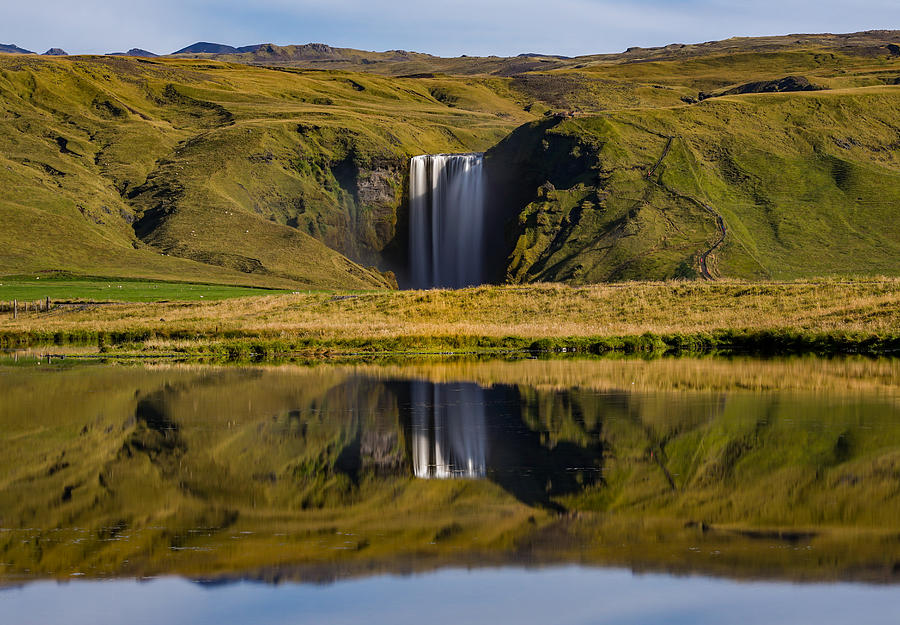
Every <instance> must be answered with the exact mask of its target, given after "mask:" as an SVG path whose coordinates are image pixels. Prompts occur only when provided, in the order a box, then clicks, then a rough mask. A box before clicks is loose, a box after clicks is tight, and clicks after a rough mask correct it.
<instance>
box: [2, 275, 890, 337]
mask: <svg viewBox="0 0 900 625" xmlns="http://www.w3.org/2000/svg"><path fill="white" fill-rule="evenodd" d="M727 329H737V330H745V329H746V330H793V331H798V332H853V333H862V334H869V335H884V334H890V333H896V332H898V331H900V279H897V278H875V279H860V280H828V279H823V280H815V281H803V282H799V281H797V282H768V283H759V282H753V283H751V282H742V281H722V282H713V283H704V282H632V283H623V284H604V285H592V286H585V287H569V286H564V285H559V284H539V285H533V286H500V287H497V286H482V287H476V288H470V289H462V290H458V291H448V290H433V291H400V292H396V291H377V292H367V293H347V294H333V293H322V292H310V293H299V294H291V295H277V296H265V297H254V298H243V299H232V300H223V301H218V302H204V303H197V302H190V303H185V302H177V303H149V304H148V303H140V304H109V305H103V306H91V307H87V308H75V307H59V308H56V309H54V310H52V311H51V312H50V313H28V314H20V316H19V318H18V320H13V319H12V318H11V315H8V316H4V317H3V319H2V321H0V332H2V333H5V334H6V335H7V336H9V335H13V336H14V335H19V334H25V333H29V332H31V333H48V332H51V333H52V332H63V333H76V332H86V333H90V332H134V331H138V332H140V331H147V332H149V333H150V335H151V336H153V335H157V336H161V337H167V336H172V335H177V333H179V332H181V333H186V334H188V335H203V336H206V337H216V336H250V337H257V336H258V337H267V338H285V339H308V340H312V341H316V340H323V341H328V340H373V341H377V340H384V339H390V338H400V337H406V338H409V337H412V338H417V337H422V338H428V337H447V336H456V337H489V338H502V337H506V336H516V337H522V338H529V339H539V338H558V337H579V336H627V335H640V334H643V333H646V332H653V333H657V334H664V333H694V332H708V331H714V330H727Z"/></svg>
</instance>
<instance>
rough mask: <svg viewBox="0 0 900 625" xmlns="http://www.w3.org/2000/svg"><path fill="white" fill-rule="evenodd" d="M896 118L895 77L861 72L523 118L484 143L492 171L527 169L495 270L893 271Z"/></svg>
mask: <svg viewBox="0 0 900 625" xmlns="http://www.w3.org/2000/svg"><path fill="white" fill-rule="evenodd" d="M898 127H900V88H898V87H869V88H858V89H852V90H837V91H817V92H803V93H797V94H766V95H749V96H729V97H723V98H715V99H710V100H707V101H705V102H703V103H701V104H697V105H694V106H690V107H676V108H667V109H659V110H654V111H640V112H620V113H611V114H608V115H603V116H592V117H578V118H573V119H565V120H559V119H557V120H552V121H546V122H540V123H535V124H532V125H530V126H527V127H524V128H521V129H519V130H518V131H516V132H515V133H513V135H511V136H510V137H509V138H508V139H507V140H505V141H504V142H502V143H501V144H500V145H498V146H497V147H496V148H493V149H492V150H491V151H490V152H489V156H490V160H491V161H492V163H493V164H494V165H493V166H494V168H495V169H496V170H498V172H497V173H496V174H495V176H494V177H495V178H501V177H502V176H509V177H511V178H514V179H517V180H523V179H527V180H529V182H528V183H526V184H523V185H521V186H520V191H521V193H520V196H519V197H518V198H511V196H510V195H509V194H507V195H506V196H505V197H506V198H511V202H510V203H509V205H508V207H507V209H506V210H507V213H508V214H509V215H513V216H517V218H518V229H517V231H515V233H514V234H517V238H516V241H515V243H514V249H513V251H512V254H511V256H510V259H509V263H508V265H507V274H506V276H505V277H506V279H508V280H510V281H514V282H518V281H553V280H564V281H570V282H574V283H590V282H599V281H609V280H621V279H634V278H639V277H654V278H664V277H672V276H682V277H696V276H698V275H700V274H701V273H703V272H706V273H707V274H708V275H709V276H713V277H715V276H742V277H746V278H775V279H786V278H795V277H808V276H815V275H827V274H845V275H846V274H890V273H896V272H897V271H898V264H897V259H898V258H900V225H898V224H900V222H898V220H897V206H900V150H898V140H900V136H898V130H897V129H898ZM510 184H511V183H506V184H502V185H501V186H503V187H506V186H509V185H510ZM500 201H501V200H500V199H498V202H500ZM719 217H721V219H722V222H721V223H720V222H719ZM723 228H725V232H724V237H723V232H722V229H723ZM710 251H711V253H710V254H709V256H708V257H704V255H705V254H706V253H707V252H710ZM701 260H703V261H704V267H701V266H700V261H701Z"/></svg>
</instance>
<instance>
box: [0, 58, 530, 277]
mask: <svg viewBox="0 0 900 625" xmlns="http://www.w3.org/2000/svg"><path fill="white" fill-rule="evenodd" d="M0 68H2V69H0V102H2V104H0V106H2V108H0V144H2V146H3V149H2V151H0V154H2V156H0V160H2V166H0V184H2V185H3V186H4V188H5V189H7V190H8V192H6V193H5V194H4V196H3V198H2V201H0V212H2V216H3V221H4V224H6V225H7V227H5V228H4V229H3V231H2V233H0V238H2V240H0V243H2V245H3V248H4V253H3V271H4V273H23V272H34V271H42V270H68V271H73V272H79V273H92V274H97V275H115V276H138V277H145V278H166V277H169V278H171V277H177V278H180V279H183V280H196V281H216V282H226V283H235V284H253V285H264V286H278V287H284V286H291V285H297V284H300V285H310V284H312V285H318V286H331V287H339V286H340V287H350V288H363V287H382V286H388V285H389V284H390V280H389V279H388V278H385V277H384V276H382V275H380V274H379V273H378V272H373V271H371V270H369V269H365V268H364V267H362V266H360V265H358V264H357V263H355V262H353V261H351V260H348V259H347V258H346V256H344V255H342V254H340V253H336V252H335V251H333V250H337V252H343V253H345V254H347V255H349V256H351V257H353V258H354V259H356V260H359V261H361V262H365V263H366V264H372V263H373V262H374V257H375V256H376V253H377V252H379V251H381V249H383V248H384V247H385V246H386V245H387V244H388V243H390V242H391V241H392V240H393V237H394V232H395V230H396V224H397V211H398V207H399V206H400V205H401V203H402V198H403V194H404V189H405V185H404V182H403V177H404V173H403V171H404V167H405V166H406V162H407V160H408V158H409V156H410V155H411V154H413V153H422V152H431V151H445V150H461V149H462V150H471V149H484V148H486V147H488V146H489V145H491V144H492V143H494V142H496V141H497V140H498V139H499V138H501V137H502V136H503V135H505V134H506V132H508V130H509V129H511V128H512V127H514V126H515V125H517V124H518V123H519V122H521V121H524V120H526V119H528V117H529V115H528V114H527V113H525V112H523V111H521V109H520V108H518V109H517V108H515V107H513V105H512V104H510V102H509V101H508V100H504V99H503V98H501V97H500V96H498V95H497V94H496V93H495V91H494V90H493V88H492V87H493V86H492V85H491V84H490V81H480V82H471V84H469V83H466V84H459V85H456V84H451V85H449V86H446V87H444V86H442V85H443V84H444V82H446V81H442V80H440V79H437V80H407V81H399V82H392V81H389V80H387V79H383V78H379V77H373V76H355V75H351V74H345V73H338V74H327V75H323V74H322V73H321V72H296V71H275V70H270V69H262V68H255V67H248V66H242V65H228V64H223V63H209V62H196V61H159V62H157V61H148V60H144V59H141V60H137V59H131V58H123V57H90V58H74V59H72V58H69V59H46V58H29V57H24V56H9V57H0ZM432 92H435V93H437V94H438V95H439V96H441V97H445V98H451V97H452V98H453V101H454V103H455V106H454V107H452V108H451V107H449V106H447V105H446V104H444V103H442V102H441V101H439V100H438V99H436V97H435V96H434V95H432ZM311 235H312V236H311ZM323 242H324V243H325V244H328V245H330V246H331V248H329V247H326V245H323V244H322V243H323Z"/></svg>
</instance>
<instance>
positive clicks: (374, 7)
mask: <svg viewBox="0 0 900 625" xmlns="http://www.w3.org/2000/svg"><path fill="white" fill-rule="evenodd" d="M870 29H889V30H894V29H900V0H755V1H753V0H628V1H626V0H240V1H238V0H217V1H214V0H151V1H149V2H147V1H146V0H142V1H141V2H134V1H133V0H116V1H110V0H75V1H73V0H31V1H29V2H22V1H21V0H0V43H6V44H10V43H13V44H16V45H18V46H20V47H23V48H26V49H28V50H33V51H35V52H44V51H45V50H47V49H48V48H51V47H56V48H63V49H64V50H66V51H67V52H69V53H70V54H103V53H106V52H118V51H125V50H128V49H129V48H143V49H146V50H150V51H151V52H155V53H157V54H167V53H171V52H173V51H175V50H177V49H179V48H182V47H184V46H186V45H189V44H191V43H194V42H196V41H211V42H216V43H225V44H229V45H234V46H241V45H249V44H254V43H275V44H279V45H288V44H301V43H311V42H317V43H327V44H330V45H332V46H337V47H349V48H358V49H363V50H377V51H382V50H393V49H403V50H414V51H417V52H427V53H431V54H436V55H440V56H459V55H462V54H468V55H472V56H474V55H478V56H487V55H491V54H495V55H498V56H511V55H515V54H520V53H525V52H539V53H544V54H563V55H567V56H575V55H579V54H597V53H606V52H621V51H623V50H624V49H625V48H627V47H630V46H645V47H646V46H658V45H666V44H669V43H698V42H702V41H712V40H717V39H726V38H728V37H733V36H759V35H781V34H792V33H821V32H835V33H846V32H855V31H860V30H870Z"/></svg>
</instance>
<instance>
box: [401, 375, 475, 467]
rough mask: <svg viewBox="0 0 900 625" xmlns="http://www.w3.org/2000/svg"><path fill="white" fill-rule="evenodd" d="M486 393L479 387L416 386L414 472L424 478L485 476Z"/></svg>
mask: <svg viewBox="0 0 900 625" xmlns="http://www.w3.org/2000/svg"><path fill="white" fill-rule="evenodd" d="M484 404H485V399H484V390H483V389H482V388H481V387H479V386H478V385H476V384H430V383H428V382H413V383H412V439H413V440H412V452H413V471H414V472H415V474H416V477H421V478H426V479H428V478H443V479H446V478H453V477H456V478H459V477H468V478H476V477H484V476H485V475H486V474H487V426H486V421H485V411H484Z"/></svg>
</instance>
